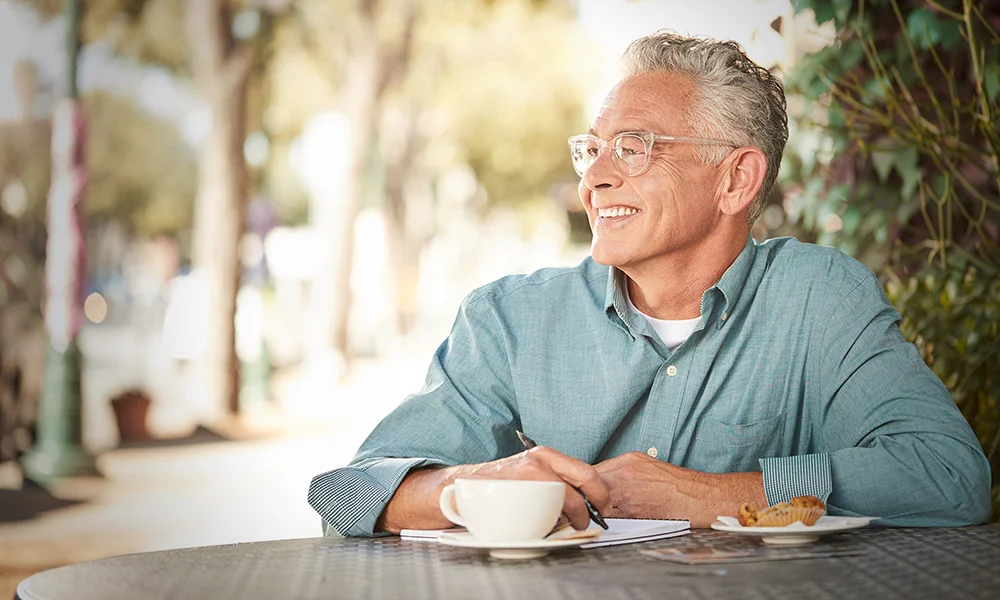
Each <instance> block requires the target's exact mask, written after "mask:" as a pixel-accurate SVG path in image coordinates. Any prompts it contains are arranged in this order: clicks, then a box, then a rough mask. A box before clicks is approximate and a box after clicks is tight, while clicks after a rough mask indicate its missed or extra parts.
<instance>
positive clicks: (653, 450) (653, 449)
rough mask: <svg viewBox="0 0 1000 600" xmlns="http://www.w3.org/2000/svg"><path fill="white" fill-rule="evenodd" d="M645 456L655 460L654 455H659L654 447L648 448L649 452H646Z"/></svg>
mask: <svg viewBox="0 0 1000 600" xmlns="http://www.w3.org/2000/svg"><path fill="white" fill-rule="evenodd" d="M646 454H648V455H650V456H652V457H653V458H656V455H657V454H659V452H658V451H657V450H656V446H650V447H649V450H646Z"/></svg>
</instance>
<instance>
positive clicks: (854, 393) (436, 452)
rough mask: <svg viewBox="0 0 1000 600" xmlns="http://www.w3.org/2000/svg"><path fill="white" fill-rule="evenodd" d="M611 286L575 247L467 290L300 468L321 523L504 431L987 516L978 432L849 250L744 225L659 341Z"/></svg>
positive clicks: (785, 491) (934, 510)
mask: <svg viewBox="0 0 1000 600" xmlns="http://www.w3.org/2000/svg"><path fill="white" fill-rule="evenodd" d="M624 289H625V287H624V275H623V274H622V273H621V272H620V271H618V270H617V269H613V268H609V267H606V266H601V265H599V264H597V263H595V262H594V261H593V260H592V259H590V258H588V259H586V260H584V261H583V262H582V263H581V264H580V265H578V266H577V267H574V268H560V269H543V270H540V271H537V272H535V273H532V274H530V275H523V276H521V275H519V276H511V277H505V278H503V279H500V280H498V281H496V282H493V283H491V284H489V285H486V286H484V287H482V288H479V289H477V290H476V291H474V292H473V293H472V294H470V295H469V296H468V298H466V300H465V302H464V303H463V304H462V307H461V309H460V311H459V314H458V317H457V319H456V321H455V324H454V327H453V329H452V331H451V335H450V336H449V337H448V339H447V340H446V341H445V342H444V343H443V344H442V345H441V346H440V348H438V350H437V352H436V354H435V355H434V359H433V362H432V363H431V366H430V370H429V372H428V374H427V381H426V385H425V386H424V388H423V390H422V391H420V392H419V393H417V394H414V395H412V396H410V397H409V398H407V400H406V401H405V402H404V403H403V404H401V405H400V406H399V407H398V408H397V409H396V410H395V411H394V412H392V414H390V415H389V416H387V417H386V418H385V419H384V420H383V421H382V422H381V423H380V424H379V425H378V426H377V427H376V428H375V430H374V431H373V432H372V433H371V435H370V436H369V437H368V439H367V440H366V441H365V442H364V444H363V445H362V446H361V448H360V450H359V451H358V454H357V456H355V458H354V459H353V460H352V461H351V463H350V465H349V466H348V467H346V468H342V469H335V470H333V471H329V472H327V473H324V474H321V475H318V476H317V477H316V478H314V479H313V482H312V485H311V486H310V490H309V503H310V504H311V505H312V506H313V508H314V509H315V510H316V511H317V512H318V513H319V514H320V515H321V516H322V518H323V520H324V522H325V523H326V526H327V527H326V532H327V533H328V534H336V533H339V534H342V535H351V536H366V535H372V534H373V528H374V526H375V521H376V519H377V518H378V516H379V514H381V512H382V509H383V508H384V507H385V505H386V503H387V502H388V500H389V498H390V497H391V496H392V494H393V493H394V492H395V490H396V487H397V486H398V485H399V483H400V481H401V480H402V479H403V477H404V476H405V475H406V474H407V472H408V471H409V470H410V469H413V468H415V467H421V466H428V465H456V464H469V463H480V462H486V461H491V460H495V459H498V458H501V457H505V456H510V455H512V454H515V453H517V452H520V451H521V450H522V447H521V445H520V443H519V441H518V439H517V436H516V435H515V433H514V431H515V429H521V430H522V431H524V432H525V433H527V434H528V436H530V437H531V438H533V439H534V440H535V441H537V442H538V443H539V444H542V445H546V446H551V447H552V448H555V449H556V450H559V451H560V452H563V453H565V454H567V455H569V456H572V457H574V458H577V459H579V460H582V461H584V462H587V463H591V464H594V463H597V462H599V461H602V460H605V459H608V458H611V457H614V456H618V455H620V454H623V453H626V452H631V451H639V452H647V453H649V454H650V455H655V456H656V457H657V458H659V459H660V460H664V461H667V462H670V463H673V464H676V465H680V466H683V467H688V468H691V469H697V470H700V471H707V472H713V473H723V472H738V471H751V470H762V471H763V477H764V488H765V491H766V494H767V498H768V501H769V502H770V503H772V504H773V503H775V502H780V501H786V500H788V499H789V498H791V497H793V496H797V495H803V494H810V495H814V496H818V497H819V498H821V499H823V500H825V501H826V502H827V503H828V506H829V512H830V513H831V514H841V515H866V516H875V517H881V518H882V519H881V521H879V523H881V524H885V525H915V526H931V525H964V524H973V523H980V522H982V521H984V520H985V519H987V518H988V516H989V511H990V499H989V488H990V471H989V464H988V462H987V461H986V457H985V456H984V455H983V451H982V448H981V447H980V445H979V443H978V441H977V440H976V438H975V436H974V435H973V432H972V430H971V428H970V427H969V425H968V424H967V423H966V421H965V419H964V418H963V416H962V414H961V413H960V412H959V411H958V409H957V407H956V406H955V403H954V402H953V401H952V399H951V396H950V395H949V394H948V391H947V389H946V388H945V387H944V385H942V383H941V381H940V380H939V379H938V378H937V377H936V376H935V375H934V374H933V372H932V371H931V370H930V369H929V368H928V367H927V366H926V365H925V364H924V362H923V361H922V360H921V358H920V356H919V354H918V353H917V350H916V348H915V347H914V346H913V345H912V344H910V343H909V342H907V341H906V340H905V339H904V338H903V336H902V335H901V334H900V332H899V328H898V322H899V313H898V312H897V311H896V310H895V309H894V308H893V306H892V304H891V303H890V302H889V300H888V298H886V296H885V293H884V292H883V290H882V287H881V286H880V285H879V282H878V280H877V279H876V277H875V275H874V274H873V273H872V272H871V271H869V270H868V269H867V268H865V267H864V266H863V265H862V264H861V263H859V262H858V261H856V260H854V259H853V258H850V257H848V256H846V255H844V254H842V253H840V252H838V251H836V250H833V249H830V248H825V247H820V246H814V245H811V244H804V243H800V242H798V241H797V240H794V239H789V238H784V239H775V240H770V241H767V242H764V243H757V242H755V241H754V240H753V239H748V240H747V244H746V246H745V248H744V249H743V251H742V252H741V253H740V255H739V256H738V257H737V259H736V260H735V261H734V262H733V264H732V265H731V266H730V267H729V269H728V270H727V271H726V272H725V274H723V276H722V278H721V279H720V280H719V282H718V283H717V284H716V285H714V286H712V287H711V288H709V289H708V290H707V291H705V293H704V294H703V295H702V300H701V315H702V320H701V323H700V324H699V325H698V327H697V329H695V331H694V333H693V334H692V335H691V337H689V338H688V339H687V341H685V342H684V343H683V344H681V346H680V347H678V348H677V349H676V350H675V351H674V352H670V350H669V349H668V348H667V347H666V346H665V345H664V344H663V342H662V341H661V340H660V339H659V338H658V337H657V335H656V333H655V332H654V330H653V328H652V327H651V326H650V324H649V322H648V321H647V320H646V319H645V318H643V317H642V316H641V315H636V314H635V313H633V312H631V311H629V309H628V306H627V301H626V297H625V295H624V293H623V290H624ZM676 516H677V517H684V516H685V515H676Z"/></svg>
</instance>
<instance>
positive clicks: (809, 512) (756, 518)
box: [738, 496, 826, 527]
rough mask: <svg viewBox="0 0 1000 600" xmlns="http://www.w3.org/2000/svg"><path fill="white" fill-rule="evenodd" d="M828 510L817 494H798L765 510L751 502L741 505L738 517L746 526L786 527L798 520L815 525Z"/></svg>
mask: <svg viewBox="0 0 1000 600" xmlns="http://www.w3.org/2000/svg"><path fill="white" fill-rule="evenodd" d="M825 512H826V505H825V504H823V501H822V500H820V499H819V498H817V497H816V496H796V497H795V498H792V499H791V500H789V501H788V502H779V503H777V504H775V505H773V506H768V507H767V508H765V509H763V510H760V511H758V510H756V509H755V508H754V507H753V506H752V505H750V504H744V505H743V506H741V507H740V510H739V515H738V519H739V522H740V525H742V526H744V527H785V526H786V525H791V524H792V523H795V522H796V521H801V522H802V524H803V525H815V524H816V521H818V520H819V518H820V517H822V516H823V513H825Z"/></svg>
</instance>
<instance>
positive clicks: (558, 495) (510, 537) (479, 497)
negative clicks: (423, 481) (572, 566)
mask: <svg viewBox="0 0 1000 600" xmlns="http://www.w3.org/2000/svg"><path fill="white" fill-rule="evenodd" d="M564 490H565V488H564V487H563V484H562V483H560V482H558V481H525V480H518V479H456V480H455V483H452V484H451V485H448V486H445V488H444V490H442V492H441V498H440V506H441V512H442V513H444V516H445V517H447V518H448V520H449V521H451V522H452V523H455V524H457V525H461V526H463V527H465V528H466V529H468V530H469V533H471V534H472V535H473V536H474V537H475V538H476V539H478V540H480V541H483V542H528V541H534V540H540V539H542V538H544V537H545V536H546V535H548V534H549V532H551V531H552V528H553V527H555V525H556V522H558V521H559V515H560V514H562V506H563V496H564V493H565V491H564ZM453 502H454V504H453ZM455 507H457V509H458V510H457V512H456V510H455Z"/></svg>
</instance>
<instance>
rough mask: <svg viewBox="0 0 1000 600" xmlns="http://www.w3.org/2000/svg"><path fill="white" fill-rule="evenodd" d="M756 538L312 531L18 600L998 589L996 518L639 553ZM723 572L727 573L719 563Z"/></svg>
mask: <svg viewBox="0 0 1000 600" xmlns="http://www.w3.org/2000/svg"><path fill="white" fill-rule="evenodd" d="M754 543H755V542H752V541H748V540H746V539H744V538H735V537H732V536H729V535H727V534H724V533H719V532H714V531H702V530H698V531H695V532H694V533H693V534H692V535H688V536H684V537H680V538H674V539H668V540H661V541H657V542H647V543H644V544H633V545H627V546H615V547H608V548H597V549H590V550H570V551H561V552H557V553H553V554H550V555H549V556H547V557H545V558H540V559H534V560H528V561H520V562H508V561H500V560H496V559H491V558H489V557H488V556H487V555H486V554H483V553H480V552H478V551H474V550H468V549H464V548H454V547H450V546H443V545H439V544H437V543H434V542H419V541H403V540H400V539H399V538H395V537H392V538H379V539H336V538H312V539H301V540H285V541H276V542H259V543H252V544H237V545H229V546H209V547H203V548H190V549H182V550H168V551H164V552H152V553H146V554H133V555H129V556H121V557H115V558H108V559H103V560H98V561H93V562H89V563H83V564H78V565H72V566H68V567H61V568H58V569H53V570H50V571H45V572H42V573H38V574H36V575H34V576H32V577H30V578H28V579H26V580H24V581H23V582H21V585H20V586H19V588H18V596H17V597H16V598H17V599H19V600H70V599H78V600H91V599H95V600H96V599H100V600H116V599H119V598H120V599H128V600H134V599H136V598H149V599H157V600H159V599H174V598H176V599H184V600H190V599H194V598H212V599H216V600H228V599H233V600H236V599H239V600H253V599H257V598H261V599H265V598H266V599H268V600H272V599H275V598H302V599H310V598H323V599H329V598H359V599H362V598H417V599H423V598H427V599H431V598H433V599H467V598H472V599H474V600H491V599H494V598H496V599H501V598H502V599H510V600H525V599H528V598H531V599H566V600H570V599H576V598H604V599H616V600H631V599H635V600H639V599H652V598H663V597H671V598H793V599H795V600H805V599H809V600H812V599H821V598H862V597H877V598H895V597H902V598H923V597H928V598H953V597H954V598H987V597H989V598H995V597H997V594H998V590H1000V525H997V524H994V525H984V526H980V527H969V528H955V529H865V530H860V531H855V532H852V533H846V534H838V535H833V536H828V537H826V538H824V539H822V540H821V541H820V542H819V543H820V544H823V545H825V546H827V547H831V548H837V549H848V548H850V549H857V550H860V551H861V552H862V554H861V555H858V556H849V557H836V558H817V559H808V560H788V561H776V562H764V563H745V564H727V565H721V566H718V565H713V566H687V565H680V564H673V563H667V562H663V561H659V560H656V559H653V558H649V557H646V556H643V555H641V554H639V553H638V552H637V550H639V549H647V548H663V547H686V546H699V545H705V544H715V545H721V544H724V545H726V546H741V545H752V544H754ZM720 569H723V570H724V571H725V572H724V574H720V573H719V572H718V571H719V570H720Z"/></svg>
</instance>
